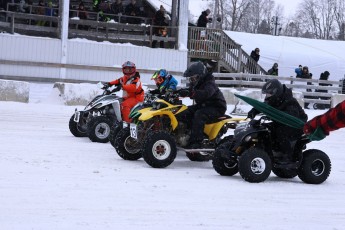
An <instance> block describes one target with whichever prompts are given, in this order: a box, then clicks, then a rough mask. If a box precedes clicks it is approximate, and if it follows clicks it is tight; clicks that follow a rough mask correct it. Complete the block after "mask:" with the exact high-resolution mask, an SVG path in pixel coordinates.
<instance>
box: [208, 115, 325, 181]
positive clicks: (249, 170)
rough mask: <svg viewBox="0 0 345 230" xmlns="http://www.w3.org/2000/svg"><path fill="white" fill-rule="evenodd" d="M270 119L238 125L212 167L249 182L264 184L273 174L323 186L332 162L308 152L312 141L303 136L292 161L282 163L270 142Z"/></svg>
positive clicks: (295, 149) (314, 150) (296, 142)
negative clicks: (307, 147) (238, 174)
mask: <svg viewBox="0 0 345 230" xmlns="http://www.w3.org/2000/svg"><path fill="white" fill-rule="evenodd" d="M269 121H270V120H269V119H268V118H267V117H265V116H263V117H261V118H260V119H258V120H251V121H250V122H244V123H242V124H241V123H240V124H238V125H237V127H236V129H235V131H234V136H233V137H232V139H231V140H229V141H227V142H226V143H223V144H222V145H220V146H219V147H218V148H217V149H216V151H215V153H214V157H213V161H212V164H213V168H214V169H215V170H216V172H217V173H219V174H220V175H223V176H232V175H235V174H236V173H237V172H239V173H240V175H241V177H242V178H243V179H244V180H246V181H248V182H254V183H258V182H263V181H265V180H266V179H267V178H268V176H269V175H270V173H271V171H273V173H274V174H275V175H277V176H278V177H281V178H294V177H296V176H298V177H299V178H300V179H301V180H302V181H303V182H305V183H308V184H321V183H323V182H324V181H325V180H326V179H327V178H328V176H329V174H330V171H331V161H330V159H329V157H328V156H327V154H326V153H324V152H323V151H321V150H318V149H308V150H305V149H306V145H307V144H308V143H309V142H311V140H310V139H309V138H308V137H307V136H306V135H302V136H301V137H300V138H299V139H298V140H297V141H295V142H294V143H291V145H292V147H293V161H292V162H289V163H286V162H282V153H281V152H280V151H279V149H277V148H276V147H275V146H276V145H275V144H274V141H272V139H271V130H270V128H271V127H272V125H271V122H269Z"/></svg>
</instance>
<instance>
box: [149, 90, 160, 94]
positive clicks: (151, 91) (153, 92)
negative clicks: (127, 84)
mask: <svg viewBox="0 0 345 230" xmlns="http://www.w3.org/2000/svg"><path fill="white" fill-rule="evenodd" d="M159 93H160V91H159V89H153V90H149V94H159Z"/></svg>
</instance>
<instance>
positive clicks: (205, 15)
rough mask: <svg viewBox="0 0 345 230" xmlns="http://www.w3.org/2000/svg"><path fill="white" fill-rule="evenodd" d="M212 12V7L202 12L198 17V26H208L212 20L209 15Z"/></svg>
mask: <svg viewBox="0 0 345 230" xmlns="http://www.w3.org/2000/svg"><path fill="white" fill-rule="evenodd" d="M210 13H211V10H210V9H207V10H205V11H203V12H201V15H200V16H199V18H198V22H197V27H204V28H206V26H207V23H210V22H212V18H209V17H208V16H209V15H210Z"/></svg>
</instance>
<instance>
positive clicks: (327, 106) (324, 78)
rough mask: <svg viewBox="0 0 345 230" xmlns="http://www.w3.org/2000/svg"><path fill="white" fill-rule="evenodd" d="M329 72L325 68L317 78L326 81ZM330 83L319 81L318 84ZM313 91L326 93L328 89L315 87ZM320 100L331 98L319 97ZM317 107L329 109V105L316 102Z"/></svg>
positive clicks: (326, 84)
mask: <svg viewBox="0 0 345 230" xmlns="http://www.w3.org/2000/svg"><path fill="white" fill-rule="evenodd" d="M329 75H330V73H329V72H328V71H327V70H326V71H325V72H323V73H321V74H320V78H319V80H323V81H328V77H329ZM331 85H332V84H329V83H319V86H331ZM315 92H318V93H328V90H326V89H316V90H315ZM320 99H321V100H329V99H331V98H329V97H320ZM317 108H318V109H326V108H327V109H329V108H330V107H329V105H326V104H318V106H317Z"/></svg>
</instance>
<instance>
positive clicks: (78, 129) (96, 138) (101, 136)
mask: <svg viewBox="0 0 345 230" xmlns="http://www.w3.org/2000/svg"><path fill="white" fill-rule="evenodd" d="M98 85H100V86H101V87H102V89H104V91H103V93H102V94H101V95H97V96H96V97H95V98H94V99H92V100H91V101H90V102H89V103H88V104H87V105H86V106H85V108H84V110H82V111H78V110H77V109H75V112H74V114H73V115H72V117H71V118H70V120H69V130H70V131H71V133H72V134H73V135H74V136H76V137H86V136H88V137H89V138H90V140H91V141H93V142H100V143H106V142H108V141H109V135H110V129H111V127H112V126H113V124H115V123H116V122H122V117H121V109H120V108H121V107H120V104H121V102H122V100H123V98H122V97H119V96H117V95H116V94H115V92H117V91H119V90H120V89H121V85H118V86H117V87H116V88H115V89H113V90H109V87H108V86H107V85H106V84H102V83H98Z"/></svg>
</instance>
